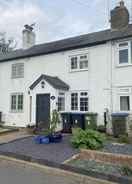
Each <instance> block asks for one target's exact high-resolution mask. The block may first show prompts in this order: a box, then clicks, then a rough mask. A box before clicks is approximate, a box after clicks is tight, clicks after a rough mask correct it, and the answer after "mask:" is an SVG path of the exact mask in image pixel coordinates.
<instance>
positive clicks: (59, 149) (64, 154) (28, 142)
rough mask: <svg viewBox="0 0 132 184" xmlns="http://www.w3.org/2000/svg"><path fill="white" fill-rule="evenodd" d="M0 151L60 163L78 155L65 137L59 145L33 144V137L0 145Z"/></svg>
mask: <svg viewBox="0 0 132 184" xmlns="http://www.w3.org/2000/svg"><path fill="white" fill-rule="evenodd" d="M0 151H7V152H12V153H19V154H24V155H27V156H32V157H33V158H39V159H46V160H49V161H53V162H57V163H62V162H64V161H65V160H67V159H69V158H70V157H72V156H73V155H74V154H77V153H78V150H75V149H73V148H72V147H71V145H70V136H68V135H65V136H64V137H63V140H62V142H61V143H56V144H55V143H53V144H47V145H44V144H43V145H42V144H35V142H34V138H33V137H28V138H24V139H20V140H16V141H14V142H11V143H8V144H4V145H0Z"/></svg>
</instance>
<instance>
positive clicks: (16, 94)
mask: <svg viewBox="0 0 132 184" xmlns="http://www.w3.org/2000/svg"><path fill="white" fill-rule="evenodd" d="M20 95H22V96H23V103H22V109H19V108H18V106H19V104H18V98H19V96H20ZM12 96H16V108H15V109H12ZM23 110H24V94H23V93H12V94H11V95H10V112H12V113H22V112H23Z"/></svg>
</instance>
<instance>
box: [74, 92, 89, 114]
mask: <svg viewBox="0 0 132 184" xmlns="http://www.w3.org/2000/svg"><path fill="white" fill-rule="evenodd" d="M71 110H73V111H75V110H76V111H78V110H79V111H88V93H87V92H76V93H71Z"/></svg>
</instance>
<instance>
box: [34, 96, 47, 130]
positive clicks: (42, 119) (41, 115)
mask: <svg viewBox="0 0 132 184" xmlns="http://www.w3.org/2000/svg"><path fill="white" fill-rule="evenodd" d="M49 121H50V94H38V95H37V96H36V123H37V126H39V125H40V126H41V127H43V128H49V125H50V122H49Z"/></svg>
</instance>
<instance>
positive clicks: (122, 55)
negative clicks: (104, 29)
mask: <svg viewBox="0 0 132 184" xmlns="http://www.w3.org/2000/svg"><path fill="white" fill-rule="evenodd" d="M128 63H129V44H128V42H124V43H120V44H119V64H128Z"/></svg>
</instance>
